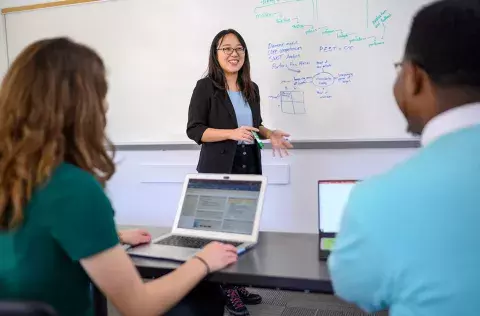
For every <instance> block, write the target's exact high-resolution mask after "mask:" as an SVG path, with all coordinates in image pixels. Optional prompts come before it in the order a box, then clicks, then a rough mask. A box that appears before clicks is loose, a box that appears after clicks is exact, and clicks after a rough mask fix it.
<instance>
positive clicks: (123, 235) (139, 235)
mask: <svg viewBox="0 0 480 316" xmlns="http://www.w3.org/2000/svg"><path fill="white" fill-rule="evenodd" d="M118 236H119V237H120V241H121V242H122V243H124V244H127V245H131V246H137V245H140V244H146V243H149V242H150V241H151V240H152V236H150V233H149V232H148V231H146V230H144V229H126V230H121V231H119V232H118Z"/></svg>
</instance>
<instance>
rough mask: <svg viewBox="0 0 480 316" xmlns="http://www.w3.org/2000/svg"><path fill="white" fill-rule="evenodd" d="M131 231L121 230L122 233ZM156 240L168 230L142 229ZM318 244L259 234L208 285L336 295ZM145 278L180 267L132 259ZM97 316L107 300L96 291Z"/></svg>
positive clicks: (314, 239) (312, 238)
mask: <svg viewBox="0 0 480 316" xmlns="http://www.w3.org/2000/svg"><path fill="white" fill-rule="evenodd" d="M124 228H132V226H129V227H127V226H121V227H119V229H124ZM143 228H145V229H147V230H148V231H149V232H150V233H151V234H152V237H153V238H155V237H157V236H160V235H162V234H164V233H167V232H169V231H170V229H168V228H153V227H143ZM318 243H319V240H318V235H316V234H299V233H279V232H260V237H259V242H258V244H257V245H256V246H255V247H254V248H252V249H250V250H249V251H247V252H246V253H244V254H242V255H241V256H240V257H239V259H238V262H237V263H236V264H235V265H233V266H231V267H228V268H226V269H224V270H222V271H218V272H216V273H213V274H211V275H210V276H208V277H207V278H206V279H205V281H206V282H215V283H229V284H233V285H243V286H249V287H257V288H274V289H282V290H291V291H309V292H315V293H326V294H331V293H333V289H332V285H331V282H330V276H329V273H328V269H327V265H326V263H325V262H323V261H320V260H319V259H318V252H319V244H318ZM132 259H133V262H134V263H135V266H136V267H137V269H138V271H139V273H140V275H141V276H142V277H143V278H158V277H161V276H163V275H165V274H167V273H169V272H171V271H172V270H174V269H175V268H176V267H178V265H179V264H177V263H174V262H170V261H164V260H158V259H147V258H139V257H132ZM95 310H96V315H97V316H100V315H101V316H104V315H107V314H106V312H107V307H106V300H105V298H104V297H103V295H102V294H101V293H100V292H99V291H95Z"/></svg>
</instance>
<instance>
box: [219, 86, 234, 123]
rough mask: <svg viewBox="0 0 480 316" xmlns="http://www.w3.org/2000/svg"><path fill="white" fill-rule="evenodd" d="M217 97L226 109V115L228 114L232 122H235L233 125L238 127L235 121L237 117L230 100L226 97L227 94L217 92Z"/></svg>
mask: <svg viewBox="0 0 480 316" xmlns="http://www.w3.org/2000/svg"><path fill="white" fill-rule="evenodd" d="M217 95H218V96H219V98H220V100H222V103H223V105H224V106H225V107H226V108H227V111H228V114H230V116H231V118H232V120H233V121H234V122H235V124H236V125H237V127H238V121H237V116H236V115H235V109H234V108H233V104H232V101H231V100H230V97H229V96H228V93H227V92H225V93H221V92H220V91H219V92H218V93H217ZM222 95H223V96H222Z"/></svg>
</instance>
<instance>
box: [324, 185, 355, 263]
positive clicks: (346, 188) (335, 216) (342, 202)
mask: <svg viewBox="0 0 480 316" xmlns="http://www.w3.org/2000/svg"><path fill="white" fill-rule="evenodd" d="M357 182H358V180H321V181H318V238H319V239H318V242H319V259H320V260H327V259H328V256H329V254H330V251H331V250H332V248H333V245H334V243H335V236H336V234H337V232H338V230H339V229H340V222H341V220H342V215H343V211H344V209H345V206H346V205H347V201H348V197H349V195H350V192H351V190H352V189H353V187H354V186H355V184H356V183H357Z"/></svg>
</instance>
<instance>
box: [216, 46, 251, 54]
mask: <svg viewBox="0 0 480 316" xmlns="http://www.w3.org/2000/svg"><path fill="white" fill-rule="evenodd" d="M217 50H221V51H223V52H224V53H225V54H226V55H231V54H233V52H234V51H235V52H236V53H237V54H238V55H243V54H245V51H246V50H247V49H246V48H243V47H237V48H233V47H222V48H218V49H217Z"/></svg>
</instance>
